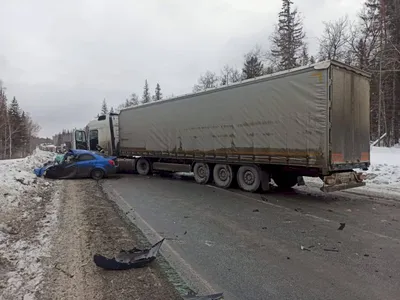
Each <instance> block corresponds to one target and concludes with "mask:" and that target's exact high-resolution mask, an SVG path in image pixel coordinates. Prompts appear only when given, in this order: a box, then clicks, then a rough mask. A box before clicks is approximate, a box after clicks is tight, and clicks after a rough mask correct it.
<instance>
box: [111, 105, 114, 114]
mask: <svg viewBox="0 0 400 300" xmlns="http://www.w3.org/2000/svg"><path fill="white" fill-rule="evenodd" d="M113 113H114V107H112V106H111V108H110V114H113Z"/></svg>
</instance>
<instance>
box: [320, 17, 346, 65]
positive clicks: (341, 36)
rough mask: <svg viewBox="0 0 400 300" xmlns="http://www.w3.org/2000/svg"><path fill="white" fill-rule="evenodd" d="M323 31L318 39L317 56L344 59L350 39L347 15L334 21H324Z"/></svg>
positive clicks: (324, 58) (323, 58)
mask: <svg viewBox="0 0 400 300" xmlns="http://www.w3.org/2000/svg"><path fill="white" fill-rule="evenodd" d="M324 26H325V28H324V32H323V34H322V37H321V38H320V39H319V58H320V59H322V60H326V59H329V60H330V59H334V60H339V61H343V62H344V61H345V59H346V55H347V52H348V43H349V40H350V26H349V20H348V18H347V16H345V17H342V18H339V19H338V20H336V21H329V22H324Z"/></svg>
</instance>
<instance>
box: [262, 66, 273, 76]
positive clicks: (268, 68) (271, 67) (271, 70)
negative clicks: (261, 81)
mask: <svg viewBox="0 0 400 300" xmlns="http://www.w3.org/2000/svg"><path fill="white" fill-rule="evenodd" d="M263 73H264V74H272V73H274V67H273V66H267V67H266V68H264V71H263Z"/></svg>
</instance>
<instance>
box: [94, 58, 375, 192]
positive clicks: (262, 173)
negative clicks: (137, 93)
mask: <svg viewBox="0 0 400 300" xmlns="http://www.w3.org/2000/svg"><path fill="white" fill-rule="evenodd" d="M369 82H370V75H369V74H368V73H366V72H364V71H362V70H359V69H356V68H353V67H350V66H348V65H346V64H343V63H340V62H336V61H325V62H320V63H317V64H314V65H309V66H304V67H300V68H296V69H292V70H288V71H283V72H279V73H275V74H271V75H266V76H262V77H258V78H255V79H250V80H246V81H242V82H240V83H236V84H231V85H228V86H223V87H219V88H215V89H210V90H206V91H203V92H199V93H194V94H189V95H184V96H180V97H176V98H172V99H168V100H163V101H158V102H152V103H149V104H145V105H140V106H135V107H131V108H126V109H123V110H122V111H121V112H120V114H119V116H115V115H113V116H102V117H101V118H103V120H97V121H95V122H94V123H96V122H101V121H102V122H104V124H105V125H104V126H105V127H107V128H108V129H105V131H107V132H108V133H107V134H108V136H109V137H112V139H113V141H114V142H113V143H111V142H110V141H108V142H107V143H108V145H109V146H108V145H107V147H109V148H110V149H113V148H112V145H111V144H114V146H115V150H116V151H117V152H118V155H119V156H120V157H125V158H129V157H135V158H136V159H135V163H134V167H135V168H136V170H137V172H138V173H139V174H142V175H147V174H149V173H150V172H152V171H153V170H163V171H178V172H179V171H192V172H193V173H194V177H195V180H196V181H197V182H198V183H203V184H204V183H209V182H211V181H213V182H214V183H215V184H216V185H217V186H219V187H223V188H228V187H229V186H230V185H231V184H232V182H233V181H234V180H235V179H236V180H237V182H238V184H239V186H240V187H241V188H242V189H243V190H246V191H256V190H258V189H259V188H260V187H261V188H263V189H264V190H265V189H268V187H269V182H270V179H271V178H272V179H273V180H274V182H275V183H276V184H277V185H278V186H281V187H284V188H287V187H292V186H294V185H295V184H297V183H298V180H299V178H301V176H314V177H320V178H321V179H322V180H323V182H324V186H323V188H322V190H324V191H335V190H341V189H346V188H352V187H358V186H362V185H365V183H364V182H363V176H362V174H361V173H358V172H356V171H354V169H363V170H366V169H367V168H368V167H369V165H370V144H369V133H370V83H369ZM113 120H114V121H113ZM115 122H118V126H115ZM94 123H93V124H94ZM96 124H97V125H96V126H97V127H98V123H96ZM92 126H93V125H92ZM90 127H91V126H90V124H89V131H90V130H91V129H90ZM115 127H117V130H116V129H115ZM116 131H117V132H116ZM92 135H93V133H92V134H91V133H90V132H89V139H91V136H92Z"/></svg>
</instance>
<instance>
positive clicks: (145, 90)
mask: <svg viewBox="0 0 400 300" xmlns="http://www.w3.org/2000/svg"><path fill="white" fill-rule="evenodd" d="M150 101H151V97H150V93H149V85H148V83H147V79H146V80H145V82H144V88H143V95H142V103H143V104H145V103H149V102H150Z"/></svg>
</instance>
